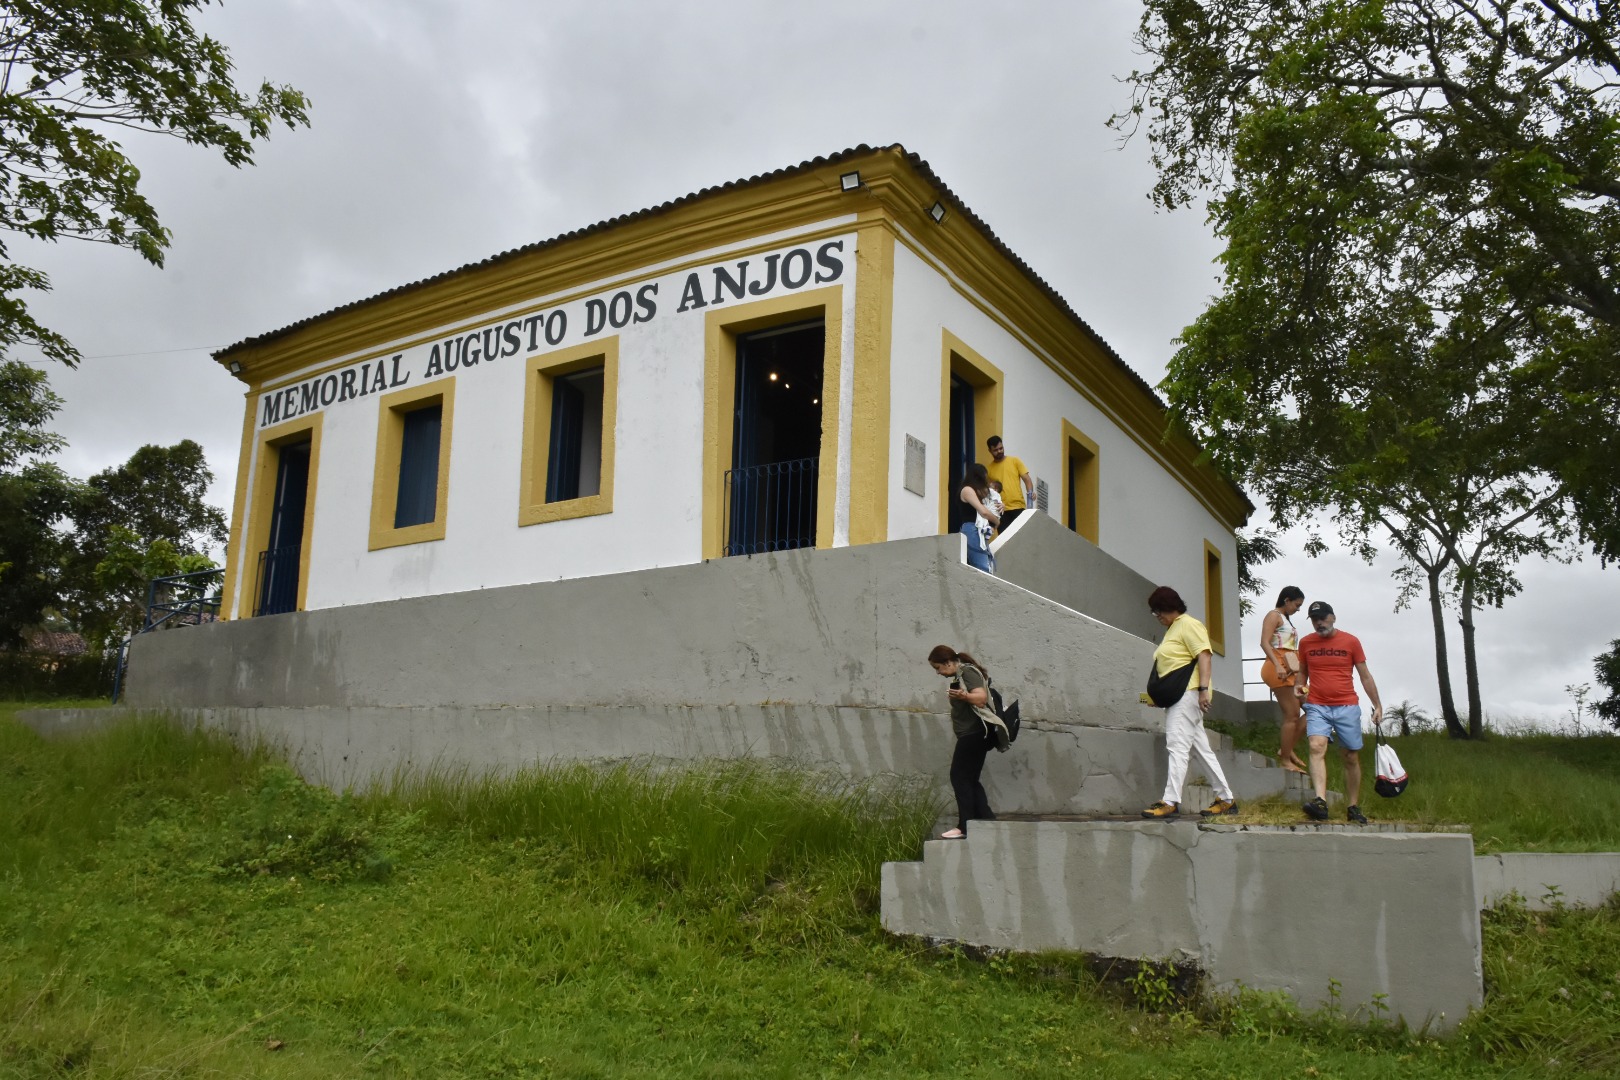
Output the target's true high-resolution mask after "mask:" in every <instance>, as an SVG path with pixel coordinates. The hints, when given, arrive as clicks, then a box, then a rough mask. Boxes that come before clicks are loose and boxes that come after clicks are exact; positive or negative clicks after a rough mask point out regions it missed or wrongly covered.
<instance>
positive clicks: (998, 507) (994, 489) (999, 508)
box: [984, 480, 1007, 518]
mask: <svg viewBox="0 0 1620 1080" xmlns="http://www.w3.org/2000/svg"><path fill="white" fill-rule="evenodd" d="M984 502H985V505H986V506H988V507H989V508H990V509H992V510H994V511H995V512H996V517H998V518H999V517H1000V516H1001V515H1003V514H1005V513H1006V512H1007V504H1006V503H1005V502H1003V501H1002V499H1001V481H1000V480H992V481H990V497H989V498H988V499H986V500H985V501H984Z"/></svg>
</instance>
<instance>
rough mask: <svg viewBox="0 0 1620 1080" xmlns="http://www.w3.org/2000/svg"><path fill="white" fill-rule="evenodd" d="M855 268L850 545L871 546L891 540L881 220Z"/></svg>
mask: <svg viewBox="0 0 1620 1080" xmlns="http://www.w3.org/2000/svg"><path fill="white" fill-rule="evenodd" d="M855 266H856V268H857V271H856V277H855V380H854V386H853V388H852V390H851V394H852V396H851V398H850V405H851V412H852V419H851V423H850V446H849V458H850V461H849V542H850V543H851V544H872V543H878V542H881V541H883V540H887V539H888V538H889V412H890V409H889V382H890V374H889V348H890V345H891V344H892V341H893V336H894V326H893V316H894V233H893V232H891V231H890V230H889V229H888V228H887V227H886V224H885V223H884V222H883V221H882V220H881V219H876V218H874V219H870V220H868V221H866V222H863V223H862V226H861V229H860V231H859V232H858V233H857V234H856V237H855ZM822 415H823V416H825V415H826V414H825V413H823V414H822Z"/></svg>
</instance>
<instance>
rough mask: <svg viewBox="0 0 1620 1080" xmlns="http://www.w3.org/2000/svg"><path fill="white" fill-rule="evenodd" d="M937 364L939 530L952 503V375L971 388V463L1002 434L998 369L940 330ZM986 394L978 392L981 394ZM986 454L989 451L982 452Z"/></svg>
mask: <svg viewBox="0 0 1620 1080" xmlns="http://www.w3.org/2000/svg"><path fill="white" fill-rule="evenodd" d="M940 336H941V339H942V343H941V345H940V365H939V470H938V471H939V531H940V532H942V533H943V532H945V530H946V529H948V528H950V513H951V502H950V501H951V500H952V499H954V498H956V491H955V490H953V489H952V488H951V484H952V483H953V482H954V480H955V479H957V478H953V477H951V476H948V475H946V474H947V473H948V472H949V470H950V467H951V461H950V457H951V427H950V425H951V376H952V375H960V376H961V377H962V378H963V379H965V380H966V381H967V382H969V383H971V384H972V386H973V441H974V447H973V460H974V461H978V460H979V452H980V450H981V448H983V446H984V441H985V440H986V439H988V438H989V437H990V436H992V435H997V434H1000V433H1001V396H1002V395H1001V387H1002V384H1003V383H1004V382H1005V376H1003V375H1002V373H1001V369H1000V368H998V367H996V365H994V364H992V363H991V362H990V361H988V360H986V359H985V358H984V357H983V356H980V355H979V354H978V353H977V352H975V351H974V350H973V349H971V348H969V347H968V344H967V342H965V341H963V340H962V339H961V338H959V337H957V336H956V335H955V334H953V333H951V332H950V331H949V330H944V331H941V335H940ZM981 390H982V391H985V392H984V393H980V391H981ZM985 452H986V453H988V451H985Z"/></svg>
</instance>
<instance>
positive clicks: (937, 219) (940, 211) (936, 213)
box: [928, 199, 945, 225]
mask: <svg viewBox="0 0 1620 1080" xmlns="http://www.w3.org/2000/svg"><path fill="white" fill-rule="evenodd" d="M928 216H929V217H931V218H933V219H934V224H935V225H940V224H943V223H944V221H945V204H944V203H942V202H940V201H939V200H938V199H935V200H934V205H933V206H930V207H929V208H928Z"/></svg>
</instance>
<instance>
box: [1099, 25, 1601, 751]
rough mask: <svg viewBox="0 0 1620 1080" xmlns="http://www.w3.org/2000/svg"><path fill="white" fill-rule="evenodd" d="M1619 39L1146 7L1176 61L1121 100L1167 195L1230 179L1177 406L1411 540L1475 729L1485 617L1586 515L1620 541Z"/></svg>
mask: <svg viewBox="0 0 1620 1080" xmlns="http://www.w3.org/2000/svg"><path fill="white" fill-rule="evenodd" d="M1615 30H1616V24H1615V21H1614V16H1613V14H1612V12H1610V11H1609V9H1608V8H1607V7H1606V6H1605V7H1602V8H1596V7H1593V6H1591V5H1573V6H1571V5H1560V4H1559V3H1558V2H1557V0H1538V2H1529V3H1517V2H1516V3H1507V2H1505V0H1504V2H1494V0H1486V2H1485V3H1479V4H1475V3H1467V2H1464V0H1422V2H1419V0H1383V2H1375V0H1346V2H1344V3H1339V4H1332V5H1325V4H1319V3H1308V2H1305V0H1285V2H1282V3H1270V2H1267V3H1259V2H1252V0H1206V2H1203V3H1196V2H1193V0H1148V4H1147V12H1146V14H1145V16H1144V19H1143V22H1142V26H1141V29H1140V31H1139V34H1138V41H1139V43H1140V44H1141V45H1142V46H1143V48H1144V49H1145V50H1146V51H1147V52H1148V53H1149V54H1150V55H1151V56H1153V57H1154V59H1155V61H1156V64H1155V66H1154V67H1152V68H1151V69H1150V70H1148V71H1146V72H1138V73H1136V74H1135V75H1133V81H1134V83H1135V87H1136V100H1135V103H1134V107H1133V110H1132V111H1131V112H1130V113H1128V114H1125V115H1124V116H1121V117H1116V118H1115V123H1116V124H1120V125H1121V126H1124V127H1127V128H1128V126H1129V125H1130V124H1131V123H1132V122H1133V121H1139V120H1140V119H1141V118H1143V117H1146V118H1147V122H1148V124H1149V139H1150V141H1151V142H1152V145H1153V149H1154V157H1155V161H1156V164H1157V165H1158V168H1159V170H1160V179H1159V183H1158V185H1157V187H1156V188H1155V189H1154V198H1155V199H1156V200H1157V201H1158V202H1159V203H1160V204H1161V205H1163V206H1167V207H1175V206H1180V205H1184V204H1185V203H1187V202H1189V201H1190V200H1191V199H1192V198H1194V197H1196V196H1197V195H1199V194H1200V193H1204V192H1208V193H1209V194H1210V196H1211V198H1210V202H1209V209H1210V215H1211V220H1212V221H1213V223H1214V226H1215V229H1216V232H1217V234H1218V235H1220V236H1221V237H1222V238H1223V239H1224V240H1225V241H1226V250H1225V251H1224V253H1223V255H1222V263H1223V269H1224V276H1225V282H1224V287H1223V291H1222V294H1221V295H1220V296H1219V297H1218V298H1217V299H1216V301H1215V302H1214V303H1213V304H1212V305H1211V307H1210V308H1209V310H1207V311H1206V312H1205V313H1204V315H1203V316H1202V317H1200V319H1199V320H1198V322H1197V323H1195V324H1194V325H1193V326H1192V327H1189V328H1188V330H1187V331H1186V332H1184V334H1183V336H1182V348H1181V350H1180V351H1179V352H1178V353H1177V356H1176V358H1175V359H1174V360H1173V361H1172V364H1171V368H1170V374H1169V376H1168V378H1167V380H1166V383H1165V388H1166V391H1167V394H1168V396H1169V398H1170V402H1171V406H1172V410H1173V413H1174V415H1175V416H1176V417H1178V418H1179V419H1180V420H1181V421H1182V422H1183V423H1185V424H1187V426H1188V427H1189V428H1191V429H1192V431H1193V433H1194V434H1195V435H1197V436H1198V437H1199V438H1200V439H1201V440H1202V441H1203V442H1204V444H1205V446H1206V447H1207V448H1208V449H1209V451H1210V453H1211V454H1212V456H1213V457H1214V458H1215V459H1216V461H1217V462H1218V463H1219V464H1221V465H1222V466H1223V467H1225V468H1226V469H1227V470H1228V471H1229V472H1231V473H1233V474H1234V475H1236V476H1238V477H1239V478H1241V479H1245V480H1248V481H1249V482H1251V483H1252V484H1254V485H1255V486H1257V487H1258V488H1259V489H1260V490H1261V492H1262V493H1263V494H1265V496H1266V498H1267V501H1268V502H1270V504H1271V505H1272V507H1273V516H1274V519H1275V520H1277V521H1279V522H1281V521H1283V520H1286V516H1287V515H1288V514H1290V513H1293V512H1296V511H1295V510H1294V509H1292V508H1298V507H1307V508H1311V509H1312V510H1313V511H1317V510H1318V508H1322V509H1326V510H1328V511H1329V512H1330V513H1332V514H1333V516H1334V517H1335V518H1336V520H1337V522H1338V524H1339V526H1340V529H1341V537H1342V538H1343V539H1344V540H1345V541H1346V542H1347V543H1348V544H1349V545H1350V546H1351V547H1352V549H1354V550H1357V551H1359V552H1362V553H1363V554H1367V553H1370V552H1372V551H1373V550H1374V549H1373V548H1372V547H1371V545H1370V544H1369V543H1368V542H1367V537H1368V536H1369V535H1370V534H1371V533H1372V532H1374V531H1376V530H1382V531H1384V532H1386V533H1387V534H1388V535H1389V537H1390V539H1391V540H1392V541H1393V542H1394V544H1395V546H1396V549H1397V550H1398V551H1399V553H1400V555H1401V557H1402V560H1403V562H1402V569H1401V574H1402V585H1403V588H1402V591H1401V594H1400V600H1399V603H1400V604H1404V603H1407V602H1410V601H1411V600H1412V599H1413V598H1414V597H1415V596H1416V595H1417V594H1418V593H1421V592H1423V591H1425V590H1426V591H1427V593H1428V599H1429V606H1430V612H1431V620H1432V622H1433V625H1434V635H1435V649H1436V668H1437V674H1438V676H1439V680H1440V684H1441V686H1440V688H1441V711H1442V714H1443V716H1444V718H1445V721H1446V726H1447V730H1448V731H1450V732H1451V733H1452V734H1453V735H1466V734H1478V733H1479V732H1480V731H1481V730H1482V725H1483V716H1482V710H1481V707H1480V703H1479V693H1478V670H1477V665H1476V663H1475V650H1474V625H1473V612H1474V611H1475V610H1477V608H1478V606H1479V605H1480V604H1484V603H1489V604H1493V605H1499V604H1501V603H1502V602H1503V601H1504V600H1505V599H1506V598H1507V597H1509V596H1511V595H1513V594H1514V593H1515V592H1517V590H1518V587H1519V586H1518V582H1517V580H1516V579H1515V578H1514V576H1513V572H1512V567H1513V565H1514V563H1515V561H1516V560H1518V559H1520V558H1524V557H1526V556H1531V555H1541V556H1553V557H1560V556H1561V555H1563V554H1564V553H1565V552H1566V548H1565V544H1566V542H1567V541H1568V540H1570V539H1571V536H1572V533H1573V531H1574V529H1575V528H1578V529H1579V530H1580V531H1581V532H1582V533H1583V534H1584V535H1585V536H1586V537H1588V538H1590V539H1591V540H1593V542H1594V543H1595V544H1597V546H1598V548H1599V551H1600V553H1602V554H1605V555H1609V556H1613V555H1615V554H1617V553H1620V508H1617V504H1616V500H1614V499H1613V497H1612V491H1613V488H1614V485H1615V483H1616V482H1617V481H1620V445H1617V442H1620V440H1617V439H1616V427H1615V425H1614V423H1613V421H1612V416H1613V415H1614V412H1615V410H1616V409H1617V408H1620V378H1617V373H1616V366H1615V363H1614V356H1615V346H1616V344H1620V337H1617V329H1620V306H1617V305H1615V304H1614V303H1612V302H1611V300H1610V299H1608V297H1609V296H1610V295H1611V293H1612V292H1613V290H1614V287H1615V285H1616V266H1615V263H1616V260H1617V257H1620V206H1617V200H1620V179H1615V177H1616V175H1620V167H1617V166H1620V123H1616V117H1615V111H1616V110H1615V107H1614V102H1615V99H1614V93H1615V91H1614V89H1613V86H1612V84H1611V82H1610V81H1609V79H1607V78H1606V77H1605V74H1604V73H1605V72H1607V73H1608V74H1609V75H1613V74H1616V73H1620V72H1617V71H1616V70H1611V69H1614V59H1615V54H1614V52H1613V50H1612V49H1611V48H1610V47H1609V45H1608V43H1609V42H1610V41H1612V40H1614V39H1615V38H1616V37H1617V35H1616V33H1615ZM1318 512H1319V511H1318ZM1572 516H1573V521H1574V525H1572V524H1571V519H1572ZM1313 546H1314V548H1315V549H1316V550H1320V547H1321V546H1322V541H1321V540H1320V538H1318V539H1317V540H1316V542H1315V544H1314V545H1313ZM1448 599H1449V600H1451V601H1452V602H1454V603H1455V604H1456V606H1457V608H1458V611H1459V614H1460V619H1459V621H1460V623H1461V626H1462V636H1463V649H1464V661H1465V669H1466V672H1465V673H1466V679H1467V683H1468V696H1469V706H1468V723H1467V725H1466V727H1465V726H1464V725H1463V724H1462V722H1461V720H1460V718H1459V716H1458V713H1457V709H1456V706H1455V703H1454V701H1453V700H1452V695H1451V688H1450V677H1449V664H1448V662H1447V650H1446V624H1445V614H1444V606H1445V604H1446V603H1447V601H1448Z"/></svg>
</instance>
